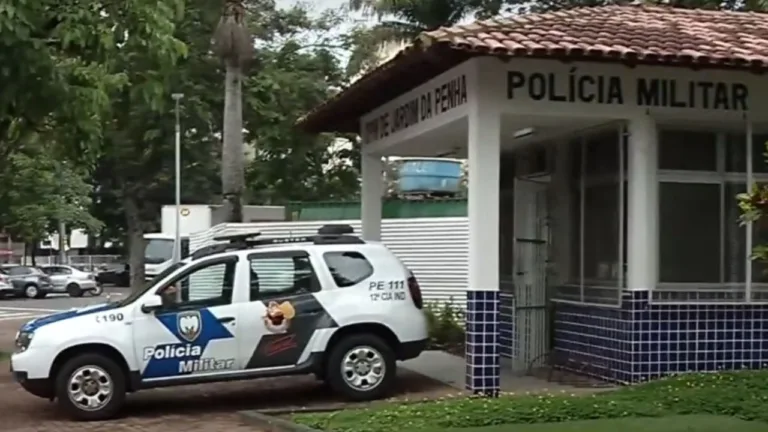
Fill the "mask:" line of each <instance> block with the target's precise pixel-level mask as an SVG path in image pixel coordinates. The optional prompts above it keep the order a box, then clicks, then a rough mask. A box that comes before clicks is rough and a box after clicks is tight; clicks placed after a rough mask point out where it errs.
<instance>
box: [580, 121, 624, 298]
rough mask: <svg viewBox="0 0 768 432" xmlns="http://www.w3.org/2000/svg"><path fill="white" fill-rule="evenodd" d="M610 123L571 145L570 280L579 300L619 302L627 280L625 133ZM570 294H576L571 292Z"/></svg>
mask: <svg viewBox="0 0 768 432" xmlns="http://www.w3.org/2000/svg"><path fill="white" fill-rule="evenodd" d="M622 130H623V129H622V128H619V127H618V126H617V127H609V128H606V129H603V130H601V131H600V132H597V133H594V134H591V135H587V136H585V137H583V138H582V139H579V140H577V141H575V142H573V143H572V144H571V146H570V149H569V150H570V160H571V164H570V175H569V177H570V181H569V187H570V194H571V198H570V199H569V200H568V202H569V203H570V204H569V205H570V207H571V208H570V210H569V212H568V213H569V215H570V230H569V231H570V236H569V243H570V244H569V252H570V259H569V261H570V271H569V272H568V273H569V278H568V279H569V280H570V283H569V285H570V286H571V287H574V286H575V287H578V292H579V294H578V300H579V301H582V302H586V303H597V304H610V305H615V304H618V302H619V301H620V296H621V288H623V287H624V285H625V282H624V280H625V268H626V265H625V262H626V241H624V239H625V238H626V198H625V197H626V186H624V187H623V188H622V185H625V181H624V179H625V178H626V139H625V138H624V136H623V133H622ZM568 297H569V300H573V299H574V297H575V295H574V294H570V295H569V296H568Z"/></svg>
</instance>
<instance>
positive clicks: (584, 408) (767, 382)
mask: <svg viewBox="0 0 768 432" xmlns="http://www.w3.org/2000/svg"><path fill="white" fill-rule="evenodd" d="M766 402H768V371H746V372H726V373H717V374H715V373H710V374H686V375H680V376H676V377H670V378H667V379H663V380H659V381H654V382H650V383H647V384H642V385H638V386H634V387H625V388H622V389H619V390H617V391H613V392H607V393H600V394H593V395H589V396H576V395H570V394H565V393H563V394H560V395H541V396H514V395H509V394H506V395H502V396H501V397H499V398H494V399H489V398H481V397H469V398H454V399H445V400H439V401H435V402H422V403H415V404H405V405H403V404H400V405H387V406H381V407H375V408H369V409H363V410H349V411H342V412H338V413H333V414H305V415H297V416H295V420H296V421H297V422H299V423H301V424H304V425H307V426H310V427H314V428H317V429H321V430H327V431H334V432H351V431H355V432H389V431H392V430H404V431H408V430H417V429H429V428H446V429H448V428H461V427H479V426H491V425H502V424H515V423H518V424H519V423H549V422H562V421H574V420H593V419H608V418H622V417H660V416H667V415H687V414H715V415H727V416H733V417H738V418H741V419H744V420H758V421H763V422H768V410H766V409H765V406H766ZM767 430H768V428H767Z"/></svg>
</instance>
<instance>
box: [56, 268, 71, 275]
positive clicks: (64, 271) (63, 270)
mask: <svg viewBox="0 0 768 432" xmlns="http://www.w3.org/2000/svg"><path fill="white" fill-rule="evenodd" d="M56 270H57V274H61V275H71V274H72V270H71V269H68V268H66V267H59V268H57V269H56Z"/></svg>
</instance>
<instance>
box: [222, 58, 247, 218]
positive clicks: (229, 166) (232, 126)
mask: <svg viewBox="0 0 768 432" xmlns="http://www.w3.org/2000/svg"><path fill="white" fill-rule="evenodd" d="M242 101H243V95H242V71H241V69H240V67H239V66H236V65H232V64H228V65H227V75H226V78H225V83H224V134H223V135H224V142H223V143H222V149H221V150H222V151H221V186H222V196H223V198H224V202H223V203H222V204H223V207H224V221H225V222H242V221H243V189H244V188H245V167H244V165H245V161H244V159H245V157H244V156H245V155H244V149H243V103H242Z"/></svg>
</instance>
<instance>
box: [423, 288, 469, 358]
mask: <svg viewBox="0 0 768 432" xmlns="http://www.w3.org/2000/svg"><path fill="white" fill-rule="evenodd" d="M424 313H425V315H426V316H427V325H428V327H429V349H436V350H451V349H453V348H455V347H457V346H463V345H464V338H465V333H464V312H463V311H462V310H461V309H459V308H457V307H455V306H453V298H451V299H449V300H448V301H447V302H445V303H443V304H439V303H435V302H431V303H428V304H426V305H424Z"/></svg>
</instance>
